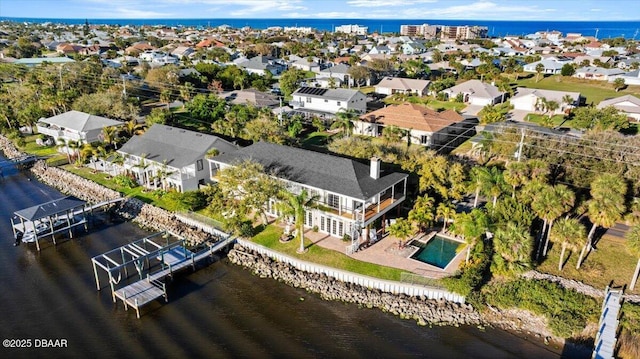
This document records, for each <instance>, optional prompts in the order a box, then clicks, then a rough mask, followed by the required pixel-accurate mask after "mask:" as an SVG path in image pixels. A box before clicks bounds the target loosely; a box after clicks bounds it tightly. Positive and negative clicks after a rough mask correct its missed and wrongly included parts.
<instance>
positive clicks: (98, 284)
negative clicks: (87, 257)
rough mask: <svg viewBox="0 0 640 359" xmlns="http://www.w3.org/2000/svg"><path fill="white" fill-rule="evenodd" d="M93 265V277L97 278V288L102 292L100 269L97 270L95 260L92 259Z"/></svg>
mask: <svg viewBox="0 0 640 359" xmlns="http://www.w3.org/2000/svg"><path fill="white" fill-rule="evenodd" d="M91 263H92V264H93V275H94V276H95V277H96V288H97V289H98V290H100V277H99V276H98V268H96V261H95V259H93V258H91Z"/></svg>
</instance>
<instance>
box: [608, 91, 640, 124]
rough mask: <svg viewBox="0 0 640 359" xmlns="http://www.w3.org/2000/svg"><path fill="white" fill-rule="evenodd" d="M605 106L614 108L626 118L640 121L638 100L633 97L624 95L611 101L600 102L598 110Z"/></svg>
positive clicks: (639, 102) (639, 103) (639, 100)
mask: <svg viewBox="0 0 640 359" xmlns="http://www.w3.org/2000/svg"><path fill="white" fill-rule="evenodd" d="M607 106H613V107H615V108H616V109H617V110H618V111H620V113H624V114H625V115H627V117H629V118H632V119H634V120H635V121H636V122H639V121H640V98H637V97H635V96H633V95H624V96H620V97H615V98H612V99H608V100H604V101H601V102H600V103H599V104H598V108H599V109H603V108H605V107H607Z"/></svg>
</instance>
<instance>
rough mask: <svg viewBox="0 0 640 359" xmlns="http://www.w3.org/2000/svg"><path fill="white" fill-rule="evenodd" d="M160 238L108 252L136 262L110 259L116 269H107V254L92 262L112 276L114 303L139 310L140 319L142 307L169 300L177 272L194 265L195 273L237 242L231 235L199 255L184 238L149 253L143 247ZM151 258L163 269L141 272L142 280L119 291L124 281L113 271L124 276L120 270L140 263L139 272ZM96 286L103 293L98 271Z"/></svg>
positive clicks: (145, 240) (143, 240)
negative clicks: (171, 281)
mask: <svg viewBox="0 0 640 359" xmlns="http://www.w3.org/2000/svg"><path fill="white" fill-rule="evenodd" d="M157 236H158V234H156V235H152V236H150V237H147V238H143V239H142V240H139V241H136V242H134V243H130V244H127V245H125V246H122V247H120V248H116V249H114V250H112V251H109V252H107V253H113V252H118V251H119V252H120V253H129V255H130V256H131V258H132V259H131V260H130V261H127V262H123V263H120V264H118V263H114V262H113V260H107V261H108V262H111V263H112V264H116V266H115V267H110V266H107V268H105V267H104V266H103V264H101V262H100V261H99V259H101V258H102V259H106V258H108V257H106V256H105V255H101V256H96V257H94V258H93V259H92V261H93V262H94V271H95V270H96V265H98V266H99V267H101V268H103V269H105V270H107V271H108V273H109V283H110V286H111V296H112V299H113V302H114V303H116V302H117V301H118V299H119V300H121V301H122V302H123V304H124V308H125V310H128V308H129V307H131V308H133V309H135V310H136V316H137V317H138V318H140V308H142V307H143V306H145V305H147V304H149V303H151V302H153V301H155V300H156V299H159V298H161V297H164V299H165V302H168V301H169V297H168V296H167V287H166V278H167V277H173V275H174V273H176V272H179V271H181V270H183V269H185V268H187V267H189V266H191V268H192V269H193V270H195V269H196V263H198V262H200V261H201V260H203V259H205V258H208V257H210V256H212V255H213V254H214V253H216V252H218V251H220V250H221V249H223V248H225V247H226V246H227V245H229V244H231V243H233V242H234V241H235V238H233V237H231V236H227V238H225V239H223V240H221V241H218V242H216V243H214V244H212V245H210V246H209V248H206V249H204V250H201V251H198V252H192V251H190V250H188V249H187V248H186V247H185V245H184V239H182V240H180V241H178V242H176V243H172V244H167V245H166V246H163V247H159V248H158V249H156V250H153V251H146V250H144V249H143V248H142V247H141V246H140V245H139V243H142V242H145V243H150V239H151V238H154V237H156V238H157ZM153 246H159V245H158V244H157V243H154V244H153ZM150 259H151V260H155V261H158V262H159V263H160V268H161V269H160V270H157V271H154V272H151V271H149V272H148V273H147V275H146V277H144V276H142V273H141V271H138V273H139V274H140V278H139V279H138V280H137V281H135V282H133V283H130V284H127V285H125V286H123V287H121V288H116V285H117V284H118V283H119V282H120V279H121V278H117V280H116V279H115V278H114V276H113V274H112V272H113V271H117V272H118V273H120V270H121V269H123V268H125V267H126V265H127V264H129V263H134V264H136V269H138V268H139V267H140V266H141V264H142V263H145V261H146V262H147V263H148V262H149V260H150ZM142 266H143V265H142ZM147 266H149V265H147ZM148 268H149V267H148ZM125 271H126V270H125ZM96 284H97V286H98V290H100V285H99V281H98V275H97V272H96Z"/></svg>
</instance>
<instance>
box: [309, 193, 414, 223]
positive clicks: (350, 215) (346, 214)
mask: <svg viewBox="0 0 640 359" xmlns="http://www.w3.org/2000/svg"><path fill="white" fill-rule="evenodd" d="M404 199H405V196H404V195H403V194H396V195H395V196H394V197H392V196H391V195H387V196H381V198H380V202H378V203H369V204H367V206H366V207H365V209H364V220H363V210H362V207H360V208H356V210H355V211H354V210H353V209H351V208H348V209H345V208H342V210H340V209H338V208H335V207H331V206H327V205H326V204H324V203H323V204H321V205H320V208H319V209H320V210H322V211H324V212H327V213H331V214H334V215H337V216H340V217H343V218H347V219H350V220H354V221H355V220H361V221H363V222H364V223H367V222H369V221H371V220H374V219H377V218H378V217H379V216H380V215H382V214H384V213H387V212H388V211H389V210H390V209H391V208H393V207H395V206H397V205H398V204H399V203H400V202H402V201H404Z"/></svg>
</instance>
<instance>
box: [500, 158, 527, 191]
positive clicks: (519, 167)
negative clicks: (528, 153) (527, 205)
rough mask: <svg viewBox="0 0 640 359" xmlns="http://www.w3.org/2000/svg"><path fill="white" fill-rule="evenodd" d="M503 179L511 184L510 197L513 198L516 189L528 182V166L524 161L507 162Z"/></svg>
mask: <svg viewBox="0 0 640 359" xmlns="http://www.w3.org/2000/svg"><path fill="white" fill-rule="evenodd" d="M504 181H505V182H506V183H507V184H509V185H511V187H512V188H513V189H512V192H511V197H512V198H515V196H516V189H517V188H518V187H521V186H523V185H525V184H526V183H527V182H529V168H528V166H527V164H526V163H524V162H509V163H508V164H507V168H506V169H505V171H504Z"/></svg>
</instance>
